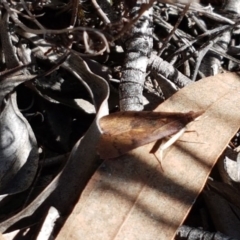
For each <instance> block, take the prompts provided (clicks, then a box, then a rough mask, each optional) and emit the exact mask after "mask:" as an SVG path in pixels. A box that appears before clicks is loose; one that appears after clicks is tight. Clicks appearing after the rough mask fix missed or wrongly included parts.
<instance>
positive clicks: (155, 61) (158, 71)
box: [148, 54, 192, 88]
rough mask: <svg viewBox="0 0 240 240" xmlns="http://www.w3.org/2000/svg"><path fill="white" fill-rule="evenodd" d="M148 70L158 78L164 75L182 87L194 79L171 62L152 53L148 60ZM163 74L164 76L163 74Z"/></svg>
mask: <svg viewBox="0 0 240 240" xmlns="http://www.w3.org/2000/svg"><path fill="white" fill-rule="evenodd" d="M148 70H149V71H151V74H152V76H153V77H154V78H156V79H157V80H158V79H159V78H160V79H161V78H162V76H164V77H165V78H167V79H168V80H170V81H172V82H173V83H175V84H176V85H177V86H178V87H179V88H182V87H184V86H186V85H188V84H190V83H192V81H191V80H190V79H189V78H188V77H186V76H185V75H183V74H182V73H181V72H179V71H178V70H177V69H176V68H174V67H173V66H172V65H171V64H170V63H168V62H166V61H164V60H163V59H162V58H160V57H158V56H156V55H154V54H151V57H150V59H149V62H148ZM161 75H162V76H161Z"/></svg>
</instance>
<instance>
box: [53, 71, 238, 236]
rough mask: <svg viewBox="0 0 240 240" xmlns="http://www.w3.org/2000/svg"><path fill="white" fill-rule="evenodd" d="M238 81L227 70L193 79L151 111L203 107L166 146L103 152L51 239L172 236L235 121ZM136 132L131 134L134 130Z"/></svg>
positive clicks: (227, 138)
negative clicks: (108, 155) (161, 150)
mask: <svg viewBox="0 0 240 240" xmlns="http://www.w3.org/2000/svg"><path fill="white" fill-rule="evenodd" d="M239 93H240V81H239V76H238V75H237V74H233V73H225V74H220V75H217V76H214V77H209V78H206V79H203V80H201V81H199V82H196V83H194V84H191V85H189V86H187V87H185V88H184V89H182V90H180V91H179V92H178V93H176V94H175V95H173V96H172V97H171V98H170V99H168V100H167V101H166V102H164V103H163V104H162V105H160V106H159V107H158V108H157V111H167V112H187V111H201V110H205V114H203V116H202V117H201V118H200V119H199V120H198V121H194V122H192V123H190V125H189V127H188V130H189V132H186V133H185V134H184V135H183V136H182V137H181V139H180V140H179V141H177V142H176V143H175V144H174V145H173V146H172V147H171V148H170V149H169V150H168V151H167V153H166V154H165V156H164V159H163V161H162V162H161V165H162V166H161V167H160V166H159V162H158V161H157V160H156V158H155V157H154V156H153V154H149V151H150V150H151V149H152V147H153V144H148V145H145V146H142V147H139V148H137V149H135V150H133V151H131V152H129V153H128V154H125V155H123V156H121V157H119V158H116V159H112V160H106V161H104V163H103V164H102V165H101V166H100V168H99V169H98V171H97V172H96V173H95V174H94V176H93V177H92V179H91V181H90V182H89V183H88V185H87V187H86V189H85V190H84V192H83V194H82V197H81V198H80V199H79V202H78V204H77V205H76V206H75V209H74V210H73V212H72V215H71V216H70V217H69V219H68V220H67V222H66V224H65V226H64V228H63V229H62V231H61V232H60V234H59V235H58V238H57V240H63V239H69V240H75V239H76V240H77V239H81V238H82V236H84V238H85V239H88V240H91V239H104V240H108V239H109V240H110V239H173V238H174V235H175V232H176V230H177V229H178V227H179V226H180V225H181V224H182V223H183V221H184V219H185V218H186V216H187V214H188V212H189V211H190V209H191V207H192V205H193V203H194V201H195V200H196V198H197V196H198V194H199V193H200V192H201V190H202V188H203V187H204V185H205V182H206V180H207V178H208V175H209V173H210V172H211V169H212V167H213V166H214V164H215V163H216V161H217V159H218V157H219V156H220V154H221V153H222V151H223V150H224V149H225V147H226V146H227V144H228V142H229V141H230V139H231V138H232V136H233V135H234V134H235V133H236V132H237V131H238V128H239V122H240V111H239V109H240V94H239ZM133 138H134V136H133Z"/></svg>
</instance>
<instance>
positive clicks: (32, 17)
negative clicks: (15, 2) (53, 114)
mask: <svg viewBox="0 0 240 240" xmlns="http://www.w3.org/2000/svg"><path fill="white" fill-rule="evenodd" d="M20 2H21V3H22V5H23V8H24V10H25V11H26V12H27V14H28V15H29V17H30V19H31V20H33V22H34V23H35V24H36V25H37V26H38V27H39V28H40V29H42V30H44V27H43V25H42V24H41V23H40V22H39V21H38V20H37V19H36V18H35V16H33V15H32V13H31V11H29V9H28V7H27V4H26V2H25V0H20Z"/></svg>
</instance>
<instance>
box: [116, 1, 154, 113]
mask: <svg viewBox="0 0 240 240" xmlns="http://www.w3.org/2000/svg"><path fill="white" fill-rule="evenodd" d="M141 6H143V4H139V3H138V2H137V3H136V5H135V6H134V7H133V8H132V10H131V15H132V16H135V15H137V14H138V12H139V10H140V9H141ZM152 34H153V29H152V7H150V8H149V9H148V10H146V11H145V12H144V14H143V15H142V16H141V17H140V18H139V20H138V21H137V23H136V24H135V25H134V26H133V27H132V29H131V30H130V33H129V34H127V35H126V36H125V37H124V40H125V51H126V55H125V62H124V66H123V71H122V78H121V82H120V86H119V94H120V110H121V111H130V110H135V111H140V110H142V109H143V99H142V91H143V85H144V81H145V76H146V69H147V65H148V59H149V55H150V53H151V51H152V46H153V40H152Z"/></svg>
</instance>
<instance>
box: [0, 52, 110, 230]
mask: <svg viewBox="0 0 240 240" xmlns="http://www.w3.org/2000/svg"><path fill="white" fill-rule="evenodd" d="M68 60H69V61H71V62H72V63H73V62H75V64H69V62H67V63H64V64H66V65H71V67H72V69H73V70H74V71H75V73H76V74H79V78H82V79H83V81H85V82H86V84H87V85H88V86H90V88H91V91H92V95H93V97H94V103H95V108H96V109H97V110H98V112H97V114H96V118H95V120H94V121H93V123H92V125H91V127H90V128H89V129H88V131H87V132H86V134H85V136H84V137H83V138H82V139H80V140H79V141H78V142H77V143H76V144H75V146H74V147H73V149H72V152H71V154H70V156H69V159H68V161H67V163H66V165H65V167H64V168H63V170H62V171H61V172H60V173H59V174H58V175H57V176H56V177H55V178H54V179H53V181H52V182H51V183H50V184H49V185H48V186H47V187H46V188H45V189H44V191H43V192H42V193H41V194H40V195H39V196H37V197H36V199H35V200H34V201H33V202H31V203H30V204H29V205H28V206H27V207H26V208H24V209H23V210H22V211H20V212H19V213H17V214H16V215H14V216H13V217H11V218H9V219H7V220H6V221H3V222H1V223H0V231H1V232H5V231H6V230H7V229H8V228H9V227H10V226H12V225H14V224H15V223H17V222H18V221H20V220H21V219H23V218H24V219H25V222H27V221H26V219H27V218H28V217H33V216H34V217H36V216H37V217H39V218H42V217H43V214H44V213H45V212H46V211H48V209H49V206H53V207H55V208H56V209H57V210H58V211H59V212H60V213H65V212H66V211H69V208H71V206H72V204H73V203H74V202H76V200H77V198H78V196H79V195H80V193H81V191H82V189H83V188H84V186H85V185H86V182H87V181H88V180H89V178H90V176H91V175H92V174H93V171H94V170H95V169H96V166H95V164H96V162H97V160H98V158H97V154H96V151H95V149H96V144H97V142H98V139H99V137H100V129H99V127H98V119H99V118H101V117H103V116H104V115H106V114H107V113H108V105H107V98H108V95H109V89H108V85H107V83H106V82H105V80H104V79H102V78H101V77H99V76H97V75H95V74H93V73H92V72H91V71H90V70H89V68H88V67H87V65H86V63H85V62H84V61H83V60H82V59H81V58H80V57H79V56H76V55H70V57H69V59H68ZM69 68H70V66H69ZM39 218H38V219H39ZM30 223H32V221H30Z"/></svg>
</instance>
